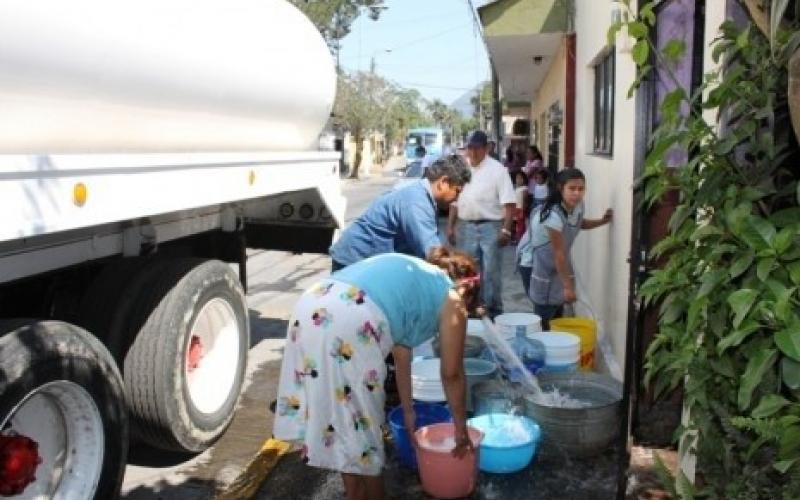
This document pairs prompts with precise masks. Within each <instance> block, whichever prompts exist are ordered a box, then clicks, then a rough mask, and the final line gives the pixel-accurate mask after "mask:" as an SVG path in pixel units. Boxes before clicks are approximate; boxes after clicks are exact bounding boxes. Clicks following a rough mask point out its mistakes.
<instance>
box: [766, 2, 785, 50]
mask: <svg viewBox="0 0 800 500" xmlns="http://www.w3.org/2000/svg"><path fill="white" fill-rule="evenodd" d="M788 5H789V0H772V3H771V4H770V12H769V44H770V46H771V47H772V51H773V52H775V41H776V40H775V36H776V35H777V34H778V28H780V26H781V21H783V15H784V14H785V13H786V7H787V6H788Z"/></svg>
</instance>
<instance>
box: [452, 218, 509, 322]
mask: <svg viewBox="0 0 800 500" xmlns="http://www.w3.org/2000/svg"><path fill="white" fill-rule="evenodd" d="M502 227H503V221H501V220H497V221H485V222H481V223H477V224H476V223H473V222H469V221H465V220H459V221H458V225H457V226H456V246H457V247H458V248H459V250H462V251H464V252H466V253H468V254H469V255H471V256H472V257H473V258H474V259H475V261H476V262H477V263H478V266H480V268H481V299H482V302H483V305H484V306H485V307H486V309H487V310H488V312H489V314H490V315H491V316H496V315H498V314H502V313H503V296H502V289H503V273H502V267H501V264H502V254H501V253H500V250H501V248H500V246H498V244H497V238H498V236H500V228H502Z"/></svg>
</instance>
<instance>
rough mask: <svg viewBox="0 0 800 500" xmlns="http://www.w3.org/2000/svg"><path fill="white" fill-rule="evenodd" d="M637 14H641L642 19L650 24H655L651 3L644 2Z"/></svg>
mask: <svg viewBox="0 0 800 500" xmlns="http://www.w3.org/2000/svg"><path fill="white" fill-rule="evenodd" d="M639 15H640V16H642V19H644V20H645V21H646V22H647V23H648V24H649V25H650V26H655V24H656V14H655V12H653V4H652V3H647V4H645V5H644V6H643V7H642V9H641V10H640V11H639Z"/></svg>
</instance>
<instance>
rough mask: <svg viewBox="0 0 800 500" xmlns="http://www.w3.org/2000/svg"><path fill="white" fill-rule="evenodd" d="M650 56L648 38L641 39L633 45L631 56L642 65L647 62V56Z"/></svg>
mask: <svg viewBox="0 0 800 500" xmlns="http://www.w3.org/2000/svg"><path fill="white" fill-rule="evenodd" d="M649 56H650V45H649V43H648V41H647V40H639V41H638V42H636V44H635V45H634V46H633V50H632V51H631V57H633V61H634V62H635V63H636V64H637V65H639V66H642V65H644V64H645V63H646V62H647V58H648V57H649Z"/></svg>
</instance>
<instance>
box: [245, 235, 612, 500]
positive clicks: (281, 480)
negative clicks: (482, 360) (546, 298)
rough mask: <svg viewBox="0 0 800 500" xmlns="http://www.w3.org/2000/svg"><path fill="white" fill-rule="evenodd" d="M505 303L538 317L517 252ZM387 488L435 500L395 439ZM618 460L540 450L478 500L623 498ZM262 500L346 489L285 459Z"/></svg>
mask: <svg viewBox="0 0 800 500" xmlns="http://www.w3.org/2000/svg"><path fill="white" fill-rule="evenodd" d="M503 280H504V281H503V303H504V308H505V311H506V312H532V309H533V308H532V305H531V303H530V302H529V300H528V299H527V297H526V296H525V294H524V292H523V290H522V283H521V280H520V277H519V274H517V273H516V271H515V269H514V248H513V247H508V248H506V249H505V250H504V253H503ZM385 444H386V453H387V463H386V468H385V484H386V489H387V493H388V494H389V496H390V498H392V499H394V500H421V499H428V498H431V497H429V496H428V495H426V494H425V492H424V491H423V490H422V486H421V484H420V481H419V477H418V475H417V473H416V471H414V470H411V469H408V468H406V467H403V466H402V465H400V463H399V462H398V460H397V458H396V457H395V455H394V445H393V443H392V440H391V436H390V435H387V439H386V441H385ZM617 460H618V457H617V453H616V448H615V447H613V446H612V447H610V448H609V449H607V450H606V451H605V452H604V453H602V454H601V455H599V456H595V457H592V458H586V459H575V458H569V457H568V456H566V455H565V454H564V453H563V452H561V451H559V450H558V449H552V448H550V449H548V448H544V447H542V448H540V449H539V450H537V455H536V456H535V457H534V459H533V461H532V462H531V464H530V465H529V466H528V467H526V468H525V469H524V470H522V471H520V472H518V473H515V474H489V473H483V472H482V473H480V476H479V478H478V484H477V488H476V490H475V492H474V493H473V494H472V495H471V496H470V497H469V498H470V499H473V500H517V499H519V500H539V499H542V500H544V499H564V500H573V499H574V500H610V499H614V498H616V495H617V475H618V471H619V468H618V462H617ZM254 498H257V499H273V498H274V499H284V498H292V499H295V498H296V499H313V500H334V499H336V500H339V499H341V498H344V486H343V484H342V482H341V479H340V477H339V474H337V473H333V472H329V471H325V470H320V469H315V468H312V467H308V466H306V465H304V464H303V463H301V462H300V458H299V454H298V453H291V454H289V455H287V456H285V457H284V458H283V459H281V461H280V462H279V463H278V465H277V466H276V467H275V469H273V470H272V472H271V473H270V475H269V476H268V477H267V479H266V481H265V482H264V483H263V484H262V486H261V489H260V490H259V493H258V494H257V495H256V496H255V497H254Z"/></svg>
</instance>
